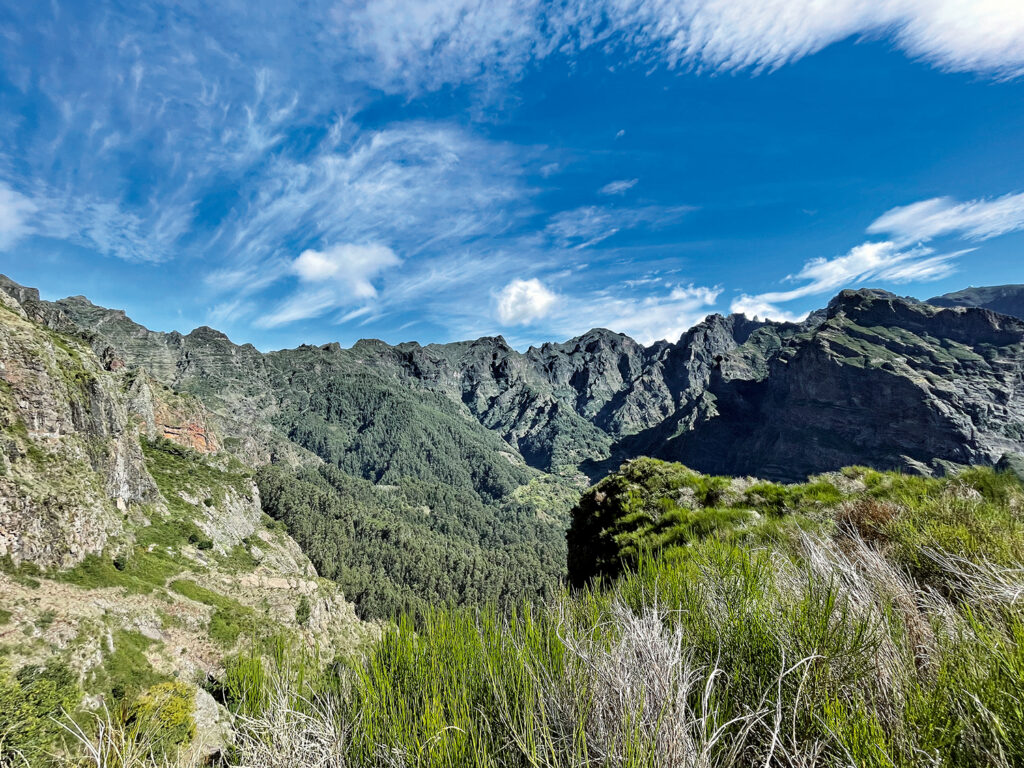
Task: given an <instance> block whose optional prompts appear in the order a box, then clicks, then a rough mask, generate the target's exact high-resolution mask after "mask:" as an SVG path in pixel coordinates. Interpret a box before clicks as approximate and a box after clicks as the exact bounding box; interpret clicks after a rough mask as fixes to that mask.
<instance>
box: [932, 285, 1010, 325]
mask: <svg viewBox="0 0 1024 768" xmlns="http://www.w3.org/2000/svg"><path fill="white" fill-rule="evenodd" d="M928 303H929V304H933V305H935V306H936V307H981V308H982V309H991V310H992V311H993V312H999V313H1000V314H1003V315H1010V316H1012V317H1017V318H1022V319H1024V285H990V286H985V287H981V288H965V289H964V290H962V291H956V292H955V293H947V294H944V295H942V296H936V297H934V298H931V299H928Z"/></svg>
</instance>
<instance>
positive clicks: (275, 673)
mask: <svg viewBox="0 0 1024 768" xmlns="http://www.w3.org/2000/svg"><path fill="white" fill-rule="evenodd" d="M826 486H828V487H826ZM596 493H602V494H604V497H603V498H602V499H601V500H600V501H599V503H600V504H601V505H602V506H601V509H600V510H599V512H600V513H601V514H603V515H604V518H603V519H604V523H603V525H602V526H600V527H598V526H594V527H593V528H592V529H591V530H593V531H594V535H593V536H592V537H591V538H590V539H586V538H585V537H583V536H582V535H581V530H583V528H584V526H583V525H582V524H583V523H585V522H586V521H585V520H581V519H580V516H581V509H582V508H584V507H585V506H586V505H587V504H589V503H591V502H596V501H597V499H596V498H595V496H596ZM617 499H618V500H621V501H622V503H621V505H619V506H618V507H616V506H615V504H616V503H617V502H616V500H617ZM665 499H669V500H672V505H669V504H666V503H664V500H665ZM1022 500H1024V489H1022V488H1021V487H1020V485H1019V484H1018V483H1017V481H1016V480H1015V479H1014V478H1012V477H1011V476H1007V475H1001V474H998V473H994V472H992V471H990V470H971V471H968V472H964V473H962V474H960V475H959V476H956V477H951V478H947V479H927V478H917V477H906V476H901V475H897V474H889V473H880V472H874V471H873V470H865V469H860V468H854V469H851V470H847V471H845V472H844V473H836V474H835V475H832V476H828V477H823V478H818V479H816V480H813V481H812V482H811V483H808V484H804V485H802V486H776V485H766V484H763V483H757V482H756V481H752V480H743V481H737V480H728V479H724V478H708V477H705V476H698V475H696V473H692V472H690V471H689V470H686V469H685V468H683V467H680V466H679V465H666V464H663V463H661V462H648V461H646V460H641V461H640V462H633V463H631V464H630V465H627V466H625V467H623V470H622V471H621V472H620V473H618V474H617V475H616V476H613V477H611V478H609V479H608V480H606V481H603V482H602V483H601V484H598V486H596V487H595V489H592V490H591V491H590V492H588V494H587V495H585V496H584V499H583V501H582V503H581V505H580V506H579V507H577V509H576V510H575V513H574V516H575V519H574V530H575V535H574V539H573V541H572V542H571V544H570V557H572V556H574V555H575V556H576V557H577V558H578V559H577V562H582V560H581V559H580V558H579V555H580V552H579V549H578V548H579V547H581V546H587V547H590V548H591V549H592V550H594V551H598V548H599V547H600V550H599V551H600V555H601V557H600V559H597V558H595V560H594V562H597V563H600V564H601V567H600V568H598V569H597V570H596V571H595V573H594V574H593V575H592V576H591V577H590V578H583V579H581V583H580V586H578V587H577V588H575V589H572V590H568V589H567V590H564V591H562V592H560V593H559V594H557V595H555V596H554V597H552V598H551V599H549V600H547V601H546V602H544V603H542V604H530V603H525V602H524V603H521V604H519V605H516V606H514V607H513V608H510V609H500V608H497V607H493V606H492V607H477V608H471V607H451V608H444V607H434V608H432V609H430V610H428V611H424V612H421V613H420V614H419V615H418V616H416V617H412V616H406V617H402V618H400V619H399V620H398V621H397V622H396V623H395V624H394V625H393V626H391V627H390V628H389V629H388V630H387V631H385V633H384V635H383V636H382V638H381V639H380V640H379V641H378V642H376V643H374V644H373V645H371V646H370V647H368V648H367V649H366V650H365V651H364V652H363V653H362V654H361V655H359V656H358V657H356V658H351V659H345V658H339V659H335V660H334V661H333V662H332V663H330V664H325V663H323V662H322V661H321V660H318V659H316V658H315V656H313V655H311V654H302V653H298V652H284V651H282V650H281V649H280V648H278V649H277V650H276V651H275V652H273V653H270V652H260V651H258V650H252V651H250V652H248V653H247V654H243V655H242V656H239V657H238V658H237V659H236V661H235V662H233V663H232V664H231V665H229V672H228V677H227V680H226V684H225V686H224V689H223V691H221V696H222V698H223V700H224V701H225V702H226V703H227V704H228V706H229V708H231V709H233V710H234V711H235V712H236V736H237V740H236V745H235V748H234V752H233V753H232V754H231V755H230V756H229V764H231V765H237V766H247V767H250V766H251V767H253V768H255V767H257V766H259V767H262V766H281V767H282V768H283V767H284V766H306V765H309V766H314V765H315V766H321V765H322V766H438V767H440V766H467V765H475V766H495V767H498V766H502V767H504V766H510V767H511V766H516V767H518V766H552V767H553V766H558V767H559V768H561V767H562V766H566V767H568V766H630V767H631V768H632V767H633V766H644V767H645V768H646V767H648V766H650V767H660V766H665V767H666V768H668V767H671V768H676V767H677V766H681V767H686V768H689V767H690V766H693V767H697V766H700V767H704V766H708V767H710V766H793V765H799V766H812V765H814V766H819V765H820V766H878V767H879V768H881V767H882V766H885V767H891V766H899V767H903V766H907V767H909V766H931V765H944V766H964V767H966V766H976V765H994V766H1013V765H1021V764H1024V694H1022V691H1024V565H1022V562H1021V560H1022V553H1024V547H1022V546H1021V544H1022V537H1024V533H1022V525H1021V523H1022V520H1021V517H1022V510H1024V506H1022V504H1021V502H1022ZM616 510H617V511H616ZM705 512H706V513H707V518H706V519H705V518H703V517H702V514H703V513H705ZM727 513H728V514H727ZM741 513H742V514H741ZM595 539H596V540H595ZM570 562H572V561H570Z"/></svg>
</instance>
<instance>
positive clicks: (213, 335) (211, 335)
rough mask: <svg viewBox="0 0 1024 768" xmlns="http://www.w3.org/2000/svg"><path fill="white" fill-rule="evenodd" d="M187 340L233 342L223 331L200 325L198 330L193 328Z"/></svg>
mask: <svg viewBox="0 0 1024 768" xmlns="http://www.w3.org/2000/svg"><path fill="white" fill-rule="evenodd" d="M187 338H190V339H202V340H210V341H213V340H216V341H227V342H230V341H231V339H229V338H228V335H227V334H226V333H224V332H223V331H218V330H217V329H216V328H211V327H210V326H208V325H200V326H199V327H198V328H193V329H192V330H191V331H190V332H189V334H188V336H187Z"/></svg>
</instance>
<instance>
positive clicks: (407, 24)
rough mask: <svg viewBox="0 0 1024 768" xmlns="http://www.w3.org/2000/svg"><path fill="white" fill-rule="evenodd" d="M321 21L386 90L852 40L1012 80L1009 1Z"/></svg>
mask: <svg viewBox="0 0 1024 768" xmlns="http://www.w3.org/2000/svg"><path fill="white" fill-rule="evenodd" d="M333 18H334V24H335V26H334V32H335V34H336V35H338V36H339V37H343V38H345V39H346V40H347V41H348V42H349V43H350V44H351V45H352V46H353V47H354V48H355V50H357V51H359V52H360V54H362V56H361V60H362V62H363V69H362V70H361V71H362V72H363V73H364V76H365V77H369V78H372V79H373V81H374V82H375V83H376V84H377V85H378V86H379V87H383V88H388V89H392V90H407V91H408V90H416V89H423V88H426V89H433V88H437V87H440V86H441V85H444V84H447V83H456V82H466V81H468V80H470V79H473V78H478V77H480V76H484V77H485V78H487V77H491V78H493V77H498V78H509V77H518V76H519V75H520V74H521V73H522V71H523V70H524V69H525V68H526V67H528V66H529V65H530V63H531V62H533V61H535V60H537V59H541V58H544V57H546V56H548V55H550V54H552V53H553V52H555V51H558V52H560V53H562V54H564V53H566V52H572V51H578V50H581V49H585V48H589V47H593V46H597V45H601V46H604V47H606V48H619V49H621V50H622V51H623V52H624V53H625V54H626V56H627V58H630V59H633V60H638V61H642V62H644V63H647V64H654V65H659V64H660V65H663V66H665V67H667V68H670V69H676V68H693V67H695V68H700V69H709V70H714V71H735V70H753V71H764V70H771V69H775V68H778V67H781V66H783V65H785V64H788V63H790V62H793V61H796V60H798V59H801V58H803V57H805V56H808V55H810V54H813V53H816V52H817V51H820V50H821V49H823V48H825V47H827V46H828V45H831V44H832V43H835V42H838V41H840V40H843V39H845V38H848V37H851V36H857V35H859V36H868V35H869V36H879V37H882V36H888V37H889V38H891V39H892V40H893V42H894V43H895V45H896V46H898V47H899V48H901V49H902V50H903V51H905V52H906V53H907V54H908V55H909V56H912V57H915V58H920V59H923V60H925V61H928V62H930V63H931V64H933V65H934V66H937V67H939V68H941V69H946V70H953V71H968V72H982V73H985V74H989V75H992V76H995V77H1018V76H1020V75H1021V74H1022V73H1024V14H1021V13H1020V6H1019V4H1018V3H1017V2H1016V0H976V1H975V2H971V3H966V2H962V0H886V2H876V3H865V2H861V0H833V1H832V2H829V3H822V2H819V1H818V0H690V1H686V2H684V1H683V0H564V1H563V2H559V3H541V2H538V0H500V1H499V0H491V1H489V2H488V1H487V0H485V1H484V2H480V0H427V1H426V2H415V3H410V2H403V1H402V0H368V2H366V3H365V4H363V5H361V6H360V7H358V9H356V10H354V11H353V10H352V8H351V6H350V5H349V4H347V3H341V4H339V5H338V6H337V7H336V9H335V12H334V15H333Z"/></svg>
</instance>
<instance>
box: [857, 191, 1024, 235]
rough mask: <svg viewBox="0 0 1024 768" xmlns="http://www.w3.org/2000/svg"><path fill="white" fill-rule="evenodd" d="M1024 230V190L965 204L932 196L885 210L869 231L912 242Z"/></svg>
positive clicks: (949, 198) (947, 198)
mask: <svg viewBox="0 0 1024 768" xmlns="http://www.w3.org/2000/svg"><path fill="white" fill-rule="evenodd" d="M1022 229H1024V193H1021V194H1016V195H1003V196H1002V197H996V198H991V199H989V198H986V199H982V200H969V201H967V202H964V203H961V202H957V201H956V200H954V199H953V198H951V197H933V198H931V199H930V200H921V201H920V202H917V203H913V204H911V205H903V206H899V207H897V208H893V209H891V210H889V211H886V212H885V213H883V214H882V215H881V216H879V217H878V218H877V219H876V220H875V221H874V222H872V224H871V226H869V227H868V232H870V233H873V234H885V235H889V236H890V237H893V238H894V239H895V240H898V241H899V242H901V243H912V242H927V241H928V240H931V239H933V238H936V237H942V236H944V235H960V236H962V237H965V238H967V239H970V240H987V239H989V238H991V237H997V236H999V235H1005V234H1008V233H1010V232H1017V231H1019V230H1022Z"/></svg>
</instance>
